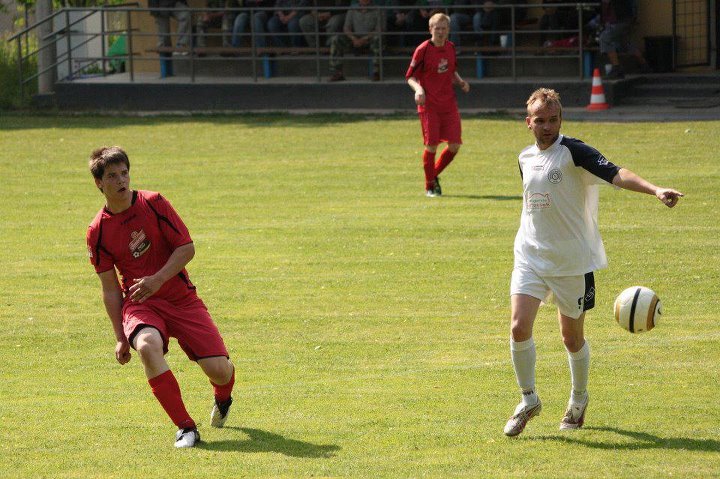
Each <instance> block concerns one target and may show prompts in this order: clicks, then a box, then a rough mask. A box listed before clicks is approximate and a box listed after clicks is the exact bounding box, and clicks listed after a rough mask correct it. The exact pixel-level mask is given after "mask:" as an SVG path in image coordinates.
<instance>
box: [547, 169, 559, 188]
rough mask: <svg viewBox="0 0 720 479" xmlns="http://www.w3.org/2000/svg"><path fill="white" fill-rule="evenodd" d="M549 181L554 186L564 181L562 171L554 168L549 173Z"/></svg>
mask: <svg viewBox="0 0 720 479" xmlns="http://www.w3.org/2000/svg"><path fill="white" fill-rule="evenodd" d="M548 181H549V182H550V183H552V184H554V185H556V184H558V183H560V182H561V181H562V171H560V170H559V169H558V168H554V169H552V170H550V171H549V172H548Z"/></svg>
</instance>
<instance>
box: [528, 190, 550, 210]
mask: <svg viewBox="0 0 720 479" xmlns="http://www.w3.org/2000/svg"><path fill="white" fill-rule="evenodd" d="M525 202H526V204H527V209H528V210H529V211H532V210H543V209H545V208H550V193H544V194H543V193H530V194H529V195H528V196H527V199H526V201H525Z"/></svg>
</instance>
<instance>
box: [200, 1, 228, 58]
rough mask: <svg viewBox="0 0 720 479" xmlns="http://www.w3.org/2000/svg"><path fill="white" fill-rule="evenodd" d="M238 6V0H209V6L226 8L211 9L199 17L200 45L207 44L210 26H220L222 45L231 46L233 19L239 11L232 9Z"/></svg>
mask: <svg viewBox="0 0 720 479" xmlns="http://www.w3.org/2000/svg"><path fill="white" fill-rule="evenodd" d="M237 6H238V4H237V1H236V0H207V7H208V8H224V9H226V10H223V11H220V10H210V11H207V12H203V13H202V14H200V15H199V16H198V17H197V21H196V23H195V32H196V35H197V46H198V47H205V46H207V38H206V36H207V30H208V28H219V29H220V30H221V32H222V46H223V47H229V46H230V45H231V43H232V27H233V21H234V20H235V14H236V13H237V12H235V11H233V10H232V9H233V8H236V7H237Z"/></svg>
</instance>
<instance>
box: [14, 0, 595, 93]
mask: <svg viewBox="0 0 720 479" xmlns="http://www.w3.org/2000/svg"><path fill="white" fill-rule="evenodd" d="M552 6H553V7H557V8H562V7H569V8H574V9H576V11H577V13H578V15H577V18H578V20H577V26H576V27H574V28H564V29H555V30H550V29H540V28H539V27H538V26H534V25H533V24H532V23H531V24H528V25H524V26H522V27H521V26H520V25H518V22H517V21H516V19H518V18H520V17H525V16H526V15H521V13H527V12H528V11H529V10H530V9H534V10H537V9H538V8H539V7H540V5H536V4H530V5H527V4H518V5H514V4H513V5H496V6H495V8H496V9H497V10H498V11H499V12H504V14H505V17H506V18H509V23H506V24H505V25H504V26H499V27H497V28H495V29H488V30H482V31H462V32H459V33H460V35H462V36H463V37H464V38H465V39H470V42H473V41H474V42H476V43H477V44H478V45H472V46H469V47H468V46H466V45H462V46H461V47H460V48H459V53H458V62H462V61H468V60H473V61H475V62H476V64H477V69H476V71H477V74H478V75H477V76H479V77H482V72H481V65H482V62H485V61H507V62H510V65H511V68H510V71H511V74H510V76H511V77H512V78H513V79H517V66H518V62H520V61H523V60H527V59H538V58H547V57H546V54H547V53H553V56H552V58H553V59H559V58H569V59H573V60H576V61H577V66H578V68H577V71H578V76H579V77H580V78H583V77H587V76H589V75H588V71H587V70H588V66H587V64H588V56H587V54H588V52H589V50H588V48H587V47H586V46H585V42H584V38H585V34H586V32H585V22H587V20H588V17H587V15H584V13H585V12H595V11H596V10H597V8H598V6H599V2H597V1H596V2H567V3H562V4H553V5H552ZM351 8H353V7H351ZM369 8H370V9H375V10H380V11H382V12H383V14H384V15H385V17H386V18H388V17H391V16H392V15H393V14H394V13H395V12H396V11H400V10H402V11H406V12H413V13H416V14H419V11H420V8H421V7H417V6H403V7H399V6H371V7H369ZM480 9H482V6H478V5H460V6H452V7H451V11H450V12H448V13H449V14H450V16H451V19H452V18H453V15H454V14H458V13H463V12H466V13H468V14H474V13H476V12H478V11H479V10H480ZM174 10H175V9H167V8H166V9H152V10H151V9H149V8H140V7H138V6H128V5H127V4H126V5H122V6H115V7H108V6H104V7H92V8H63V9H61V10H58V11H56V12H54V13H53V14H52V15H50V16H48V17H46V18H44V19H40V20H39V21H38V22H37V23H35V24H34V25H32V26H29V27H27V28H25V29H23V30H21V31H19V32H18V33H16V34H15V35H13V36H12V37H10V39H9V41H15V42H16V45H17V55H18V65H19V67H18V68H19V74H20V88H21V92H22V94H23V95H24V91H25V88H26V85H27V84H28V83H29V82H31V81H33V80H35V79H36V78H38V77H39V76H40V75H43V74H47V73H48V72H51V71H62V72H64V73H63V77H62V79H63V80H72V79H75V78H78V77H79V76H82V75H83V74H86V73H87V72H88V71H89V70H90V69H92V70H95V71H96V72H98V74H100V75H108V74H109V73H110V72H109V70H108V62H110V61H120V62H123V63H124V64H125V66H126V68H125V70H126V72H127V73H128V75H129V80H130V81H131V82H134V81H135V78H136V66H137V63H138V62H141V61H142V62H148V61H153V62H158V61H159V62H161V65H162V62H172V61H173V60H172V54H173V53H175V54H176V55H177V54H180V55H181V56H180V57H179V58H180V59H182V60H183V61H187V62H188V64H189V70H190V73H189V76H190V80H191V81H192V82H195V81H196V66H197V65H196V63H198V62H203V61H208V60H215V59H217V57H214V56H212V55H213V54H215V55H217V54H220V55H225V56H224V57H223V60H224V61H227V62H250V63H251V65H252V68H251V75H250V76H251V78H252V80H253V81H258V80H259V78H260V76H261V75H260V71H261V70H263V68H262V67H263V66H267V62H268V61H269V60H268V59H269V55H271V54H273V52H276V55H275V56H274V57H272V61H278V60H283V61H308V60H309V61H312V62H314V65H315V76H316V79H317V81H318V82H319V81H321V78H322V64H323V62H325V61H328V60H329V59H330V54H329V51H328V48H327V46H322V45H324V44H326V43H327V41H328V40H329V38H330V37H331V36H333V35H337V34H338V33H327V32H325V31H322V30H321V29H320V28H319V24H318V22H317V21H316V22H314V23H315V30H314V32H312V34H314V38H315V44H316V45H317V46H316V47H314V48H312V47H303V48H297V49H295V50H296V51H293V48H292V47H285V48H282V47H278V46H272V47H265V46H263V45H264V44H273V45H277V44H278V43H279V42H280V41H282V40H286V39H287V40H290V38H291V37H292V36H294V35H298V34H299V35H305V34H306V33H307V32H300V33H291V32H282V33H275V32H267V31H257V30H256V28H255V22H254V21H253V18H254V16H255V14H256V13H257V12H258V11H260V10H257V9H248V8H233V9H220V8H215V9H211V8H189V7H188V8H185V9H183V10H184V11H187V12H188V13H189V14H190V16H191V18H195V17H197V16H199V15H202V14H204V13H206V12H223V13H225V14H228V15H231V16H234V17H235V18H237V15H239V14H247V15H249V22H248V28H249V29H248V31H247V32H242V34H241V35H240V36H239V37H238V38H236V39H235V40H238V39H240V40H243V43H244V45H246V46H236V47H215V48H213V47H205V48H204V47H198V46H197V38H198V33H192V32H191V33H190V38H192V40H193V41H191V42H190V44H189V45H188V46H187V48H174V49H170V50H171V51H168V49H162V48H148V49H146V50H145V51H143V52H137V51H135V47H136V45H138V44H141V43H147V42H145V41H144V38H147V37H154V38H157V32H155V31H141V30H140V29H138V28H137V27H138V26H139V24H140V22H139V21H137V20H136V21H135V22H134V21H133V19H134V18H137V16H139V15H147V16H150V14H151V12H156V13H157V12H163V11H165V12H168V13H169V12H172V11H174ZM296 10H298V11H299V12H300V13H302V14H307V13H317V12H318V10H322V11H329V12H331V13H342V12H345V11H347V10H348V8H339V7H327V8H324V7H303V8H297V9H296ZM265 11H268V10H265ZM508 13H509V14H508ZM95 15H98V16H99V24H98V25H97V31H95V30H92V31H88V29H87V28H81V27H85V26H86V25H85V24H86V20H88V19H89V18H93V17H94V16H95ZM109 15H113V16H114V18H115V21H114V22H110V21H109V20H108V16H109ZM270 15H272V13H269V14H268V18H270ZM298 16H301V15H298ZM119 19H122V20H123V21H119ZM48 22H51V24H52V25H53V27H52V29H51V30H52V31H51V33H49V34H48V35H45V36H44V37H43V38H39V39H38V40H39V41H38V48H37V49H36V50H32V51H30V48H29V41H28V37H29V35H32V34H35V33H36V32H38V31H39V28H40V27H41V26H43V25H46V24H47V23H48ZM96 23H97V22H96ZM420 23H422V22H420ZM118 24H122V25H121V26H120V27H113V25H115V26H117V25H118ZM191 25H192V26H195V22H194V21H193V22H191ZM228 33H229V32H227V31H225V32H217V31H215V32H210V33H207V32H206V33H205V35H206V37H207V39H212V38H214V37H215V38H217V37H222V36H223V35H228ZM339 34H342V32H340V33H339ZM451 34H455V32H451ZM542 34H550V35H562V36H565V37H568V38H572V37H576V38H577V40H578V41H577V42H576V45H574V46H571V47H557V48H552V47H543V46H541V45H538V44H537V39H538V38H539V36H540V35H542ZM120 35H123V36H125V38H126V52H125V54H124V55H123V54H120V55H112V56H110V55H108V52H107V48H108V43H109V42H108V40H109V39H110V38H111V37H113V36H120ZM180 35H182V33H178V32H175V33H172V34H171V38H172V39H173V43H174V42H175V40H176V39H177V38H178V37H179V36H180ZM379 36H380V43H381V48H380V51H379V55H378V56H379V58H378V61H379V67H380V71H379V73H380V77H381V78H383V77H384V65H385V63H386V62H387V61H389V60H407V61H408V62H409V58H410V55H411V54H412V51H413V49H414V47H415V46H416V45H417V43H419V41H420V40H421V39H427V38H428V32H427V30H418V29H415V30H411V31H404V30H397V29H388V28H384V29H383V31H382V32H380V33H379ZM403 38H405V39H410V43H409V44H408V45H407V46H406V47H401V46H398V44H402V42H401V41H400V39H403ZM498 38H507V40H508V41H507V43H505V42H503V43H502V44H500V43H498V42H497V39H498ZM419 39H420V40H419ZM323 40H325V41H323ZM23 42H25V45H24V47H23ZM97 43H99V45H100V51H99V53H97V54H92V55H90V54H85V53H82V52H84V49H83V47H86V46H88V45H90V44H97ZM235 44H236V45H237V41H235ZM259 44H260V45H259ZM60 45H62V48H60ZM48 48H49V49H53V50H52V51H54V52H59V53H58V54H57V55H56V58H55V61H54V62H52V63H51V64H50V65H42V69H40V68H39V69H38V71H37V72H34V73H31V72H26V71H25V70H24V68H23V66H24V65H27V64H28V61H29V60H30V59H31V58H32V57H33V56H38V55H39V54H40V52H42V51H43V50H45V49H48ZM23 50H24V51H23ZM298 52H300V53H302V54H301V55H298V54H297V53H298ZM177 58H178V57H176V59H177ZM347 60H348V61H358V60H362V61H367V57H365V58H364V59H363V58H357V57H356V58H347ZM161 70H162V68H161ZM264 73H267V72H264Z"/></svg>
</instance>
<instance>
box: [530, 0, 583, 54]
mask: <svg viewBox="0 0 720 479" xmlns="http://www.w3.org/2000/svg"><path fill="white" fill-rule="evenodd" d="M558 3H566V0H543V14H542V17H540V23H539V25H538V28H539V29H540V30H543V33H541V34H540V44H542V45H544V44H545V42H548V41H556V40H559V39H562V38H567V37H569V36H570V35H568V33H562V32H555V33H544V31H545V30H577V29H578V11H577V8H575V7H556V6H553V4H558ZM575 36H577V35H575Z"/></svg>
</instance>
